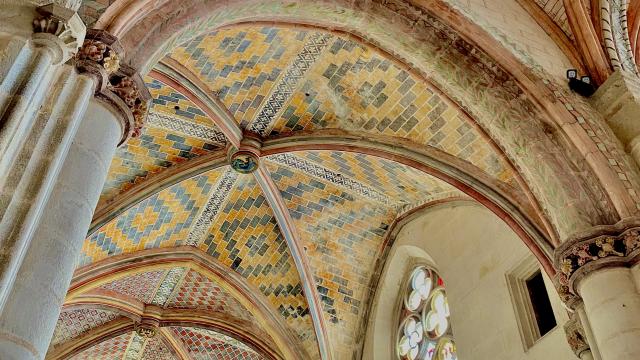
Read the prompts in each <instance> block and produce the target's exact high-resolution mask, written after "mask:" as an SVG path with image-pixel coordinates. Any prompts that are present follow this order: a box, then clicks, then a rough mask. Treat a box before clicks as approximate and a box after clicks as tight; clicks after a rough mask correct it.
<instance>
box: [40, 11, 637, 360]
mask: <svg viewBox="0 0 640 360" xmlns="http://www.w3.org/2000/svg"><path fill="white" fill-rule="evenodd" d="M177 3H178V2H162V1H159V2H156V3H154V4H151V3H150V2H146V1H138V0H131V1H124V0H123V1H109V2H108V4H106V3H103V2H96V1H86V2H85V4H84V7H83V8H82V10H81V12H82V15H83V16H84V18H85V19H88V21H89V23H95V25H96V26H97V27H102V28H107V29H110V30H112V31H113V32H114V33H115V34H116V35H118V36H119V37H120V38H121V41H122V43H123V44H124V45H125V48H127V51H128V53H127V57H128V58H127V59H126V61H127V62H129V63H132V64H133V65H136V66H139V67H146V70H148V74H147V76H146V78H145V82H146V85H147V87H148V89H149V91H150V93H151V95H152V97H153V104H152V107H151V111H150V114H149V116H148V119H147V122H146V125H145V127H144V129H143V131H142V134H141V135H140V136H139V137H137V138H132V139H129V140H128V141H127V142H126V143H125V144H124V145H123V146H122V147H120V148H119V149H118V152H117V154H116V156H115V158H114V159H113V162H112V164H111V168H110V171H109V176H108V180H107V183H106V184H105V187H104V189H103V192H102V196H101V199H100V202H99V205H98V208H97V210H96V214H95V216H94V221H93V223H92V228H91V231H90V233H89V234H88V237H87V239H86V240H85V243H84V246H83V249H82V255H81V257H80V259H79V262H78V269H77V271H76V275H75V277H74V281H73V283H72V286H71V289H70V291H69V294H68V296H67V299H66V301H65V305H64V307H63V310H62V313H61V315H60V318H59V322H58V327H57V329H56V333H55V335H54V339H53V342H52V345H51V348H50V352H49V357H51V358H66V357H69V356H74V357H73V358H74V359H76V358H77V359H83V358H101V357H105V358H136V356H137V358H144V359H146V358H150V359H153V358H178V359H199V358H223V359H227V358H228V359H235V358H236V357H237V358H251V359H254V358H255V359H262V358H265V359H269V358H278V359H279V358H309V359H317V358H323V359H332V358H333V359H346V358H351V357H352V356H354V354H358V353H359V351H360V349H361V346H362V336H363V327H364V325H363V324H364V321H365V320H366V316H367V313H368V311H369V307H370V305H371V304H370V302H371V299H372V295H373V293H374V291H375V285H376V281H377V275H378V274H377V271H378V268H379V267H380V264H382V263H383V262H384V261H385V258H384V256H385V254H386V250H387V247H388V246H389V243H388V240H389V239H388V236H389V234H388V232H389V229H390V228H392V227H393V225H394V224H395V223H396V222H397V221H398V219H401V218H402V217H403V216H404V215H406V214H407V213H408V212H411V211H412V210H414V209H417V208H421V207H425V206H429V205H430V204H434V203H439V202H444V201H452V200H455V201H458V200H466V201H478V202H480V203H482V204H483V205H485V206H487V207H488V208H489V209H491V210H492V211H493V212H494V213H496V214H497V215H498V216H499V217H500V218H502V219H503V220H504V221H505V222H507V224H509V226H510V227H511V228H512V229H513V230H514V231H515V232H516V233H517V234H518V235H519V236H520V238H521V239H522V240H523V241H524V242H525V243H526V244H527V246H529V248H530V249H531V250H532V252H533V253H534V254H535V255H536V256H537V257H538V259H539V260H540V261H541V263H542V264H543V266H544V267H545V268H546V269H547V271H548V272H549V273H550V274H551V273H553V270H552V268H551V266H550V260H549V259H550V258H551V253H552V252H553V249H554V248H555V246H557V245H558V244H559V242H560V241H561V240H562V239H563V238H565V237H566V236H568V235H570V234H571V233H572V232H574V231H576V229H580V228H584V227H587V226H589V225H591V224H592V222H598V223H608V222H613V221H615V220H616V219H617V217H619V216H622V215H624V214H627V213H633V212H635V211H637V208H636V203H638V202H640V200H638V198H637V193H636V192H635V191H633V189H634V187H635V186H636V182H637V176H636V174H635V173H634V170H633V168H629V166H628V163H627V162H626V159H624V158H622V157H621V156H620V154H619V153H617V152H616V151H615V150H612V149H615V147H614V146H613V145H611V144H612V143H611V141H610V139H609V138H608V134H607V133H606V131H603V130H602V128H600V127H599V126H600V125H599V123H598V121H599V119H594V118H590V117H589V116H588V115H586V114H585V113H584V111H583V109H582V108H583V104H582V103H581V102H580V101H579V100H576V99H575V98H574V97H573V96H572V95H569V94H565V93H564V92H563V90H561V89H560V88H558V87H555V85H554V83H553V82H552V81H550V80H549V79H548V78H547V77H546V76H545V74H544V73H542V72H540V71H539V70H537V68H536V67H535V64H526V65H527V66H530V67H531V68H528V67H522V64H521V63H520V62H519V60H521V59H517V56H516V57H514V55H513V54H511V53H506V52H501V50H499V49H498V48H497V47H496V48H495V49H493V50H492V51H494V52H489V53H486V52H482V51H480V50H478V49H477V48H475V47H474V46H473V45H471V44H470V43H469V42H467V41H466V40H465V39H464V38H463V37H462V36H460V34H458V33H457V32H456V31H454V29H451V28H449V27H448V26H447V25H446V24H444V23H443V22H442V20H441V18H444V19H448V20H449V21H451V19H452V18H455V16H454V15H455V14H454V12H453V11H451V10H450V9H448V8H446V7H445V6H444V5H443V4H442V2H440V1H432V2H430V4H431V5H433V9H435V10H433V11H435V12H437V13H438V15H439V17H437V16H434V15H433V13H431V12H429V11H427V10H424V9H423V8H421V7H418V6H415V5H412V4H410V3H408V2H403V1H372V2H370V4H369V2H368V3H367V4H368V5H367V6H370V8H368V7H367V8H366V9H364V8H365V7H366V6H365V5H362V4H360V5H357V6H356V5H353V6H352V5H348V6H347V5H345V4H335V6H334V4H330V5H328V4H327V3H325V2H323V1H318V2H301V3H300V4H297V3H293V5H291V4H289V5H287V4H285V3H284V2H283V3H280V2H269V1H239V2H234V3H232V4H226V3H225V4H223V3H222V2H216V3H215V4H214V3H212V2H198V1H195V0H194V1H186V2H184V4H180V5H179V6H178V5H176V4H177ZM204 3H207V4H204ZM108 5H112V6H111V7H108ZM138 5H139V6H138ZM539 5H540V6H544V4H539ZM136 6H138V7H136ZM358 6H362V7H363V9H364V10H366V11H360V10H363V9H359V8H358ZM181 7H184V8H185V9H189V11H183V9H182V8H181ZM127 9H128V10H127ZM136 9H137V10H136ZM125 10H126V11H125ZM133 10H136V11H133ZM121 11H122V12H123V13H122V14H120V12H121ZM118 14H120V15H122V18H118V16H120V15H118ZM552 15H553V14H549V16H552ZM556 15H557V14H556ZM100 16H102V18H101V19H103V20H104V22H102V23H101V21H97V20H98V18H100ZM559 16H560V18H559V19H558V21H562V15H561V14H560V15H559ZM321 20H322V21H321ZM96 21H97V22H96ZM129 21H130V23H128V22H129ZM125 22H126V24H125ZM363 23H365V24H366V26H362V24H363ZM390 24H392V25H393V26H391V25H390ZM408 24H411V25H408ZM565 25H566V24H562V23H558V26H560V27H562V26H565ZM365 27H366V29H365ZM387 27H389V28H388V29H387ZM409 28H410V29H411V30H410V31H409V30H407V29H409ZM562 29H563V31H564V36H566V37H571V36H572V34H571V32H570V30H569V29H568V28H566V29H565V28H564V27H563V28H562ZM458 30H459V29H458ZM467 30H468V29H467ZM471 32H472V31H471ZM407 33H409V34H410V35H411V36H406V35H407ZM477 40H478V42H480V43H481V45H484V46H487V45H488V44H493V43H492V42H491V41H493V39H487V38H479V39H477ZM496 49H498V50H496ZM492 58H496V59H497V58H499V59H500V60H499V61H502V63H497V62H495V61H494V60H492ZM526 60H527V59H525V61H524V62H525V63H526ZM507 65H508V66H509V67H508V71H507V70H505V69H504V68H505V67H507ZM538 90H540V91H539V92H540V93H541V94H545V95H541V97H540V98H533V97H531V96H530V95H528V94H529V93H531V92H537V91H538ZM566 133H570V134H574V135H575V134H578V135H576V136H571V137H567V136H564V135H565V134H566ZM590 134H598V136H600V137H599V138H598V137H597V136H596V135H593V136H591V135H590ZM590 136H591V137H590ZM249 137H252V138H253V137H254V138H257V139H258V141H259V142H260V152H261V153H260V154H259V166H258V170H257V171H256V172H254V173H252V174H239V173H238V172H236V171H235V170H233V169H232V167H231V166H229V161H228V154H229V153H230V152H233V151H234V150H235V149H236V148H238V147H240V146H241V145H243V144H244V143H243V141H244V140H245V139H247V138H249ZM594 137H595V138H594ZM600 145H602V146H600ZM584 154H588V156H586V155H585V156H584V157H583V156H582V155H584ZM600 164H605V165H604V166H599V165H600ZM567 173H573V174H580V175H579V176H578V175H577V176H576V177H575V178H573V179H571V178H569V177H567V176H566V174H567ZM559 174H563V176H559ZM584 174H590V175H593V176H582V175H584ZM596 177H597V178H598V179H609V180H611V181H609V182H608V184H610V187H608V188H606V189H604V188H602V187H601V186H600V185H599V183H598V181H594V180H592V179H593V178H596ZM620 179H625V181H620ZM614 180H615V181H614ZM584 194H589V195H590V196H583V195H584ZM148 318H153V319H155V320H154V321H156V320H157V322H158V324H159V325H158V332H157V335H156V336H155V337H152V338H144V337H143V336H141V335H140V333H139V332H137V331H136V330H137V329H138V328H137V327H138V326H139V325H140V324H144V322H145V319H148ZM214 350H215V351H218V353H215V354H214V352H212V351H214ZM234 354H235V355H234ZM238 354H240V355H238ZM234 356H236V357H234Z"/></svg>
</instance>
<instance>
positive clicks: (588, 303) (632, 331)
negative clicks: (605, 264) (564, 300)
mask: <svg viewBox="0 0 640 360" xmlns="http://www.w3.org/2000/svg"><path fill="white" fill-rule="evenodd" d="M578 292H579V293H580V295H581V297H582V300H583V301H584V306H585V312H586V314H587V317H588V319H589V323H590V325H591V329H592V331H593V334H594V336H595V340H596V342H597V345H598V349H599V351H600V355H601V356H602V359H603V360H617V359H640V341H639V339H640V294H639V293H638V290H637V288H636V286H635V283H634V281H633V277H632V274H631V270H630V269H628V268H623V267H619V268H608V269H602V270H598V271H594V272H592V273H590V274H588V275H587V276H586V277H585V278H584V279H582V280H581V281H580V283H579V285H578Z"/></svg>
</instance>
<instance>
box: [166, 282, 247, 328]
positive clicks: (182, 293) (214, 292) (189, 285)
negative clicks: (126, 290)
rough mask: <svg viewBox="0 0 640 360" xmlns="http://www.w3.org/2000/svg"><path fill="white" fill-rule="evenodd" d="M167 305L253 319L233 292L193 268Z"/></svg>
mask: <svg viewBox="0 0 640 360" xmlns="http://www.w3.org/2000/svg"><path fill="white" fill-rule="evenodd" d="M165 307H167V308H184V309H198V310H203V311H213V312H220V313H227V314H229V315H232V316H234V317H236V318H238V319H242V320H247V321H251V320H252V319H253V317H252V316H251V313H250V312H249V310H247V308H245V307H244V306H242V304H240V302H238V300H236V299H235V298H234V297H233V296H232V295H231V294H229V293H228V292H227V291H225V290H224V289H222V288H221V287H220V286H219V285H218V284H216V283H215V282H214V281H212V280H209V279H207V278H206V277H205V276H203V275H202V274H200V273H198V272H196V271H193V270H191V271H189V272H188V273H187V274H186V276H185V278H184V280H182V283H181V284H180V287H179V289H177V291H175V292H174V293H173V295H172V296H171V298H170V299H169V301H167V303H166V304H165Z"/></svg>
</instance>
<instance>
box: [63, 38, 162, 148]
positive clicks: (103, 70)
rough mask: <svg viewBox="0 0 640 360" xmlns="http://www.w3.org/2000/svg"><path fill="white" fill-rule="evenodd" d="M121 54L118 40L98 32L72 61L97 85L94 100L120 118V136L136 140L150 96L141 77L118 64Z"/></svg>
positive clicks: (87, 40)
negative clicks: (121, 132) (110, 109)
mask: <svg viewBox="0 0 640 360" xmlns="http://www.w3.org/2000/svg"><path fill="white" fill-rule="evenodd" d="M123 57H124V50H123V48H122V46H121V45H120V43H119V42H118V40H117V39H116V38H115V37H114V36H112V35H110V34H109V33H107V32H105V31H101V30H89V32H88V33H87V38H86V39H85V41H84V44H83V46H82V48H81V49H80V51H79V52H78V54H77V55H76V58H75V65H76V67H77V68H78V71H80V72H81V73H84V74H87V75H89V76H92V77H93V78H94V79H95V81H96V91H95V94H96V97H97V98H99V99H101V100H102V101H104V102H106V103H108V104H110V105H111V106H113V107H114V108H115V109H116V110H117V111H118V112H119V113H120V115H121V120H122V128H123V136H122V139H121V141H120V144H122V143H124V142H125V141H126V140H127V139H128V138H129V137H136V136H139V135H140V133H141V131H142V127H143V126H144V121H145V118H146V116H147V113H148V110H149V105H150V101H149V100H150V99H151V95H150V94H149V91H148V90H147V88H146V86H145V85H144V82H143V80H142V78H141V77H140V75H139V74H138V73H137V72H136V71H135V70H134V69H133V68H131V67H129V66H126V65H124V64H121V59H122V58H123Z"/></svg>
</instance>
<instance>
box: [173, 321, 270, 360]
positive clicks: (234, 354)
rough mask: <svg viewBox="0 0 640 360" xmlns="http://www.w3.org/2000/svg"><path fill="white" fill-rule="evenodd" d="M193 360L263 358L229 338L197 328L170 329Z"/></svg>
mask: <svg viewBox="0 0 640 360" xmlns="http://www.w3.org/2000/svg"><path fill="white" fill-rule="evenodd" d="M171 330H172V331H173V333H174V334H175V336H176V337H177V338H178V339H180V340H181V341H182V343H183V344H184V347H185V348H186V349H187V351H189V355H190V356H191V358H192V359H194V360H210V359H219V360H262V359H264V357H263V356H261V355H259V354H258V353H256V352H255V351H254V350H253V349H251V348H250V347H248V346H247V345H245V344H243V343H242V342H240V341H238V340H236V339H234V338H231V337H229V336H226V335H223V334H220V333H217V332H214V331H211V330H206V329H199V328H185V327H172V328H171Z"/></svg>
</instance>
